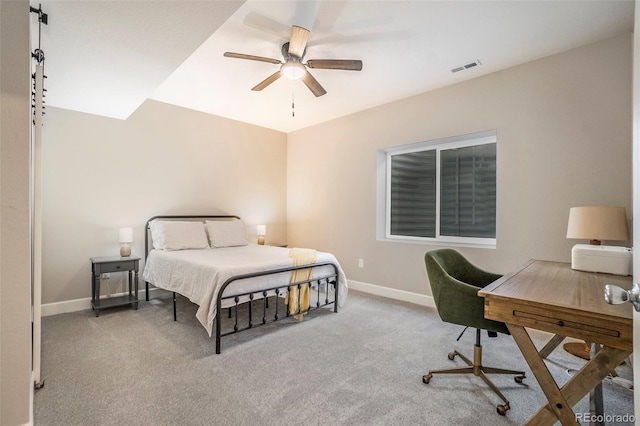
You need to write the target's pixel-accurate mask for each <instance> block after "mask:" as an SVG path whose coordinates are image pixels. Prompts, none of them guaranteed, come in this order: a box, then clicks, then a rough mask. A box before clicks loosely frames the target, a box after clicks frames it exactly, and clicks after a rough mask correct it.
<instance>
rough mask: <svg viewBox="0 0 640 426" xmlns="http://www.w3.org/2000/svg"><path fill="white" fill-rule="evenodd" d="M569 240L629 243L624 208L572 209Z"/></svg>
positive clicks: (589, 207) (568, 233)
mask: <svg viewBox="0 0 640 426" xmlns="http://www.w3.org/2000/svg"><path fill="white" fill-rule="evenodd" d="M567 238H577V239H584V240H612V241H627V240H628V239H629V230H628V229H627V214H626V212H625V209H624V207H611V206H586V207H571V210H569V225H568V227H567Z"/></svg>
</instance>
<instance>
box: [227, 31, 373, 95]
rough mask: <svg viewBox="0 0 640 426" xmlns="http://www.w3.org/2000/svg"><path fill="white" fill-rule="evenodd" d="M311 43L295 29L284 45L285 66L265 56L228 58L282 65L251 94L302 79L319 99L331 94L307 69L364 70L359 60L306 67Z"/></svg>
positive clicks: (326, 61)
mask: <svg viewBox="0 0 640 426" xmlns="http://www.w3.org/2000/svg"><path fill="white" fill-rule="evenodd" d="M308 40H309V30H307V29H305V28H302V27H298V26H296V25H293V26H292V27H291V37H290V39H289V41H288V42H287V43H285V44H283V45H282V56H283V58H284V62H283V61H280V60H278V59H271V58H265V57H263V56H253V55H245V54H242V53H233V52H225V54H224V56H226V57H227V58H237V59H248V60H251V61H260V62H268V63H270V64H275V65H280V70H279V71H276V72H275V73H273V74H271V75H270V76H269V77H267V78H265V79H264V80H263V81H261V82H260V83H258V84H257V85H256V86H255V87H253V88H252V89H251V90H254V91H260V90H262V89H264V88H265V87H267V86H268V85H270V84H271V83H273V82H274V81H276V80H277V79H279V78H280V77H282V76H285V77H287V78H290V79H292V80H298V79H302V82H303V83H304V84H305V85H306V86H307V87H308V88H309V90H311V92H313V94H314V95H316V96H322V95H324V94H325V93H327V91H326V90H324V88H323V87H322V86H321V85H320V83H318V80H316V79H315V78H314V77H313V76H312V75H311V74H310V73H309V71H308V70H307V68H316V69H327V70H347V71H360V70H362V61H360V60H355V59H309V60H308V61H307V62H306V63H303V62H302V60H303V58H304V54H305V51H306V48H307V41H308Z"/></svg>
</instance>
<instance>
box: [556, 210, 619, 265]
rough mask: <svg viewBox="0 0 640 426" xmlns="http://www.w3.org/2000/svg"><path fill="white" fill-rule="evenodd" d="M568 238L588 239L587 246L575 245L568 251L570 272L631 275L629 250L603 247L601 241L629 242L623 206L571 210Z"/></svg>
mask: <svg viewBox="0 0 640 426" xmlns="http://www.w3.org/2000/svg"><path fill="white" fill-rule="evenodd" d="M567 238H576V239H585V240H589V244H576V245H575V246H573V248H572V249H571V267H572V268H573V269H577V270H581V271H590V272H604V273H608V274H616V275H631V263H632V262H631V258H632V256H631V249H629V248H626V247H617V246H605V245H602V240H611V241H627V240H629V231H628V229H627V215H626V212H625V209H624V207H611V206H586V207H572V208H571V210H570V211H569V225H568V227H567Z"/></svg>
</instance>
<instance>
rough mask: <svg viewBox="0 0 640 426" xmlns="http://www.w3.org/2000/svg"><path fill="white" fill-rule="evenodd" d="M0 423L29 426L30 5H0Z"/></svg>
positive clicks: (24, 2)
mask: <svg viewBox="0 0 640 426" xmlns="http://www.w3.org/2000/svg"><path fill="white" fill-rule="evenodd" d="M0 63H1V65H2V73H0V424H2V425H19V424H27V423H28V422H29V418H30V413H31V405H30V392H31V389H32V387H33V382H32V380H31V275H30V274H31V272H30V271H31V267H30V265H31V263H30V262H31V252H30V245H29V145H30V143H29V123H30V116H31V114H30V110H29V109H30V106H29V97H30V96H29V94H30V91H29V86H30V78H29V75H30V72H29V67H30V57H29V2H27V1H0Z"/></svg>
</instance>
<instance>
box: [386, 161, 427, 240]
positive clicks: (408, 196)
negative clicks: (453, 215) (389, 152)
mask: <svg viewBox="0 0 640 426" xmlns="http://www.w3.org/2000/svg"><path fill="white" fill-rule="evenodd" d="M436 173H437V170H436V151H435V150H429V151H418V152H411V153H406V154H398V155H393V156H392V157H391V179H390V182H391V206H390V211H391V220H390V225H391V226H390V227H391V229H390V231H391V234H392V235H405V236H411V237H431V238H433V237H435V236H436V222H435V217H436Z"/></svg>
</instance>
